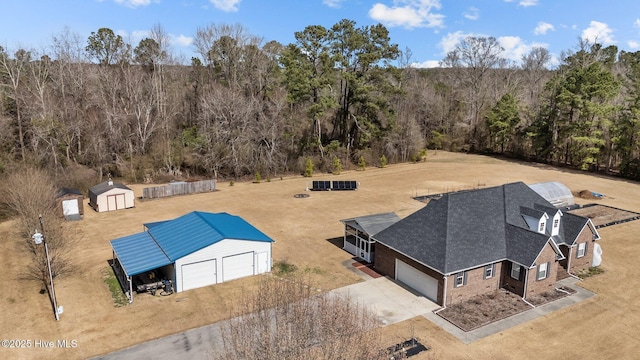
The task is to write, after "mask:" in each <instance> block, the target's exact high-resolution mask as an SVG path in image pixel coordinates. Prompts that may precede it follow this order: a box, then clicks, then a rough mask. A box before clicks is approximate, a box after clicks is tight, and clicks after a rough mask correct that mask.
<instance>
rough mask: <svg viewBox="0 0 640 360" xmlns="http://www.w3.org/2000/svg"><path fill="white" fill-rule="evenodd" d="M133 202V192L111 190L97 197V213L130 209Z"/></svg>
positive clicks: (118, 189) (117, 189)
mask: <svg viewBox="0 0 640 360" xmlns="http://www.w3.org/2000/svg"><path fill="white" fill-rule="evenodd" d="M134 201H135V196H134V194H133V190H127V189H120V188H113V189H111V190H109V191H105V192H103V193H102V194H100V195H98V196H97V205H98V212H104V211H114V210H121V209H128V208H132V207H134V205H135V204H134Z"/></svg>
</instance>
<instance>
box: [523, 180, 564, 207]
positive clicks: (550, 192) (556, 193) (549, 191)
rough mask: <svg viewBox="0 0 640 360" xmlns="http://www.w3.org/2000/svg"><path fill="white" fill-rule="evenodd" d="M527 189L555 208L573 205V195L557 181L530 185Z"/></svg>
mask: <svg viewBox="0 0 640 360" xmlns="http://www.w3.org/2000/svg"><path fill="white" fill-rule="evenodd" d="M529 187H530V188H531V189H532V190H533V191H535V192H537V193H538V195H540V196H542V197H543V198H544V199H545V200H547V201H548V202H550V203H551V204H552V205H553V206H555V207H556V208H564V207H568V206H572V205H575V200H574V198H573V194H572V193H571V190H569V188H568V187H566V186H565V185H564V184H562V183H560V182H557V181H549V182H541V183H536V184H531V185H529Z"/></svg>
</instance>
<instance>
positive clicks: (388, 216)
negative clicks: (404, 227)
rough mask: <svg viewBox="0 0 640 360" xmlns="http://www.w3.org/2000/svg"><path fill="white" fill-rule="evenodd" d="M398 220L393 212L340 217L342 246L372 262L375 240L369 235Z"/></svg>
mask: <svg viewBox="0 0 640 360" xmlns="http://www.w3.org/2000/svg"><path fill="white" fill-rule="evenodd" d="M398 221H400V218H399V217H398V215H396V214H395V213H393V212H390V213H384V214H374V215H365V216H359V217H355V218H350V219H342V220H340V222H342V223H343V224H344V239H343V246H342V248H343V249H344V250H347V251H348V252H349V253H351V254H353V255H355V256H356V257H358V258H360V259H362V260H364V261H367V262H373V255H374V253H375V240H374V239H372V238H371V237H372V236H374V235H376V234H377V233H379V232H381V231H382V230H384V229H386V228H388V227H389V226H391V225H393V224H395V223H397V222H398Z"/></svg>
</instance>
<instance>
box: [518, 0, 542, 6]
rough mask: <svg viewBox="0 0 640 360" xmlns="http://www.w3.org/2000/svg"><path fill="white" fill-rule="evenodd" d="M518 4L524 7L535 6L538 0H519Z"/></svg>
mask: <svg viewBox="0 0 640 360" xmlns="http://www.w3.org/2000/svg"><path fill="white" fill-rule="evenodd" d="M518 5H520V6H524V7H529V6H536V5H538V0H521V1H520V2H519V3H518Z"/></svg>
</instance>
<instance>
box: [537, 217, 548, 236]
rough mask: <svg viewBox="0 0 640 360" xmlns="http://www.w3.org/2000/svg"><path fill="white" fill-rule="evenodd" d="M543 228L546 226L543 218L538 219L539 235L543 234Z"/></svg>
mask: <svg viewBox="0 0 640 360" xmlns="http://www.w3.org/2000/svg"><path fill="white" fill-rule="evenodd" d="M545 226H547V224H546V222H545V221H544V218H542V219H540V225H538V232H539V233H543V234H544V228H545Z"/></svg>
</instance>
